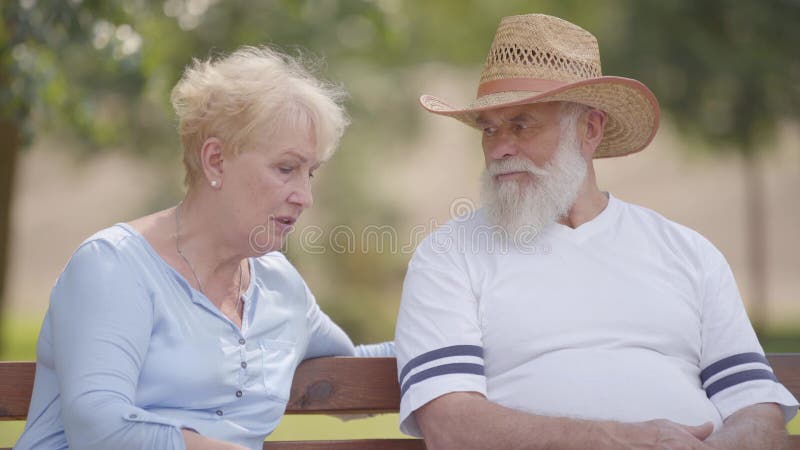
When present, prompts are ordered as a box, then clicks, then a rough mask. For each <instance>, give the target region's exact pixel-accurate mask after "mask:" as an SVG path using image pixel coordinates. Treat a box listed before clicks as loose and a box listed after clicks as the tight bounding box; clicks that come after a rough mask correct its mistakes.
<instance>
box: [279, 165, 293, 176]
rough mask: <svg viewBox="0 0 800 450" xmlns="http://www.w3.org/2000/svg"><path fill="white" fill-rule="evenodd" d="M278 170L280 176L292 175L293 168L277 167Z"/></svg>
mask: <svg viewBox="0 0 800 450" xmlns="http://www.w3.org/2000/svg"><path fill="white" fill-rule="evenodd" d="M278 170H280V172H281V173H282V174H290V173H292V171H293V170H294V167H290V166H279V167H278Z"/></svg>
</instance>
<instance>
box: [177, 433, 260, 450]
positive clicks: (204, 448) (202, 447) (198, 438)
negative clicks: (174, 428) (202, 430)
mask: <svg viewBox="0 0 800 450" xmlns="http://www.w3.org/2000/svg"><path fill="white" fill-rule="evenodd" d="M181 434H182V435H183V440H184V441H185V442H186V450H249V449H248V448H247V447H242V446H241V445H236V444H231V443H230V442H223V441H218V440H216V439H211V438H207V437H205V436H202V435H200V434H197V433H195V432H194V431H191V430H186V429H183V430H181Z"/></svg>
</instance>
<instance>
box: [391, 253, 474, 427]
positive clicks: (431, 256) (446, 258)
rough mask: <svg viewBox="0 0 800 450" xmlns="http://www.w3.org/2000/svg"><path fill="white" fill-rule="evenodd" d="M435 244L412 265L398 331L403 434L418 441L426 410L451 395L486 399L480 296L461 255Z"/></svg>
mask: <svg viewBox="0 0 800 450" xmlns="http://www.w3.org/2000/svg"><path fill="white" fill-rule="evenodd" d="M431 242H432V240H431V238H430V237H429V238H428V239H426V240H425V241H423V243H422V244H420V246H419V247H418V248H417V250H416V252H415V254H414V256H413V258H412V260H411V263H410V264H409V268H408V272H407V274H406V278H405V282H404V283H403V294H402V300H401V304H400V312H399V314H398V318H397V328H396V331H395V345H396V351H397V369H398V380H399V383H400V396H401V400H400V430H401V431H402V432H404V433H406V434H410V435H412V436H417V437H421V432H420V430H419V427H418V426H417V423H416V420H415V419H414V415H413V412H414V411H416V410H417V409H418V408H420V407H421V406H423V405H425V404H426V403H428V402H430V401H431V400H434V399H435V398H437V397H440V396H442V395H444V394H448V393H451V392H478V393H480V394H483V395H486V380H485V378H484V365H483V346H482V342H481V330H480V322H479V320H478V306H477V305H478V302H477V300H476V296H475V294H474V293H473V291H472V289H471V287H470V283H469V278H468V277H467V273H466V270H465V268H464V265H463V264H459V261H460V260H459V257H460V255H458V254H457V253H455V252H453V251H452V250H451V251H444V250H439V249H437V247H436V246H435V245H432V243H431Z"/></svg>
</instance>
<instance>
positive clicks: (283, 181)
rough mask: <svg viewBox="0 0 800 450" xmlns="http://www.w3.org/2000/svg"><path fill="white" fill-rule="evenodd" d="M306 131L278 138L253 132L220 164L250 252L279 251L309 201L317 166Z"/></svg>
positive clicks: (287, 133)
mask: <svg viewBox="0 0 800 450" xmlns="http://www.w3.org/2000/svg"><path fill="white" fill-rule="evenodd" d="M319 165H320V161H319V156H318V155H317V151H316V146H315V142H314V138H313V134H312V133H311V130H310V129H307V128H301V129H298V130H286V131H283V132H280V133H278V134H273V135H271V133H268V130H264V131H261V130H257V131H255V132H254V133H253V135H252V137H251V139H250V140H249V143H248V144H247V145H246V146H245V148H243V149H242V151H241V152H240V153H239V154H238V155H235V156H233V157H228V158H226V159H225V162H224V183H223V186H222V189H221V190H222V191H225V194H226V196H227V197H228V198H226V199H225V200H226V203H227V205H230V206H231V207H232V208H233V211H232V213H233V217H236V218H238V220H237V222H238V223H236V230H237V232H238V233H242V234H244V233H247V236H248V240H249V245H250V251H251V253H253V254H257V255H261V254H264V253H267V252H270V251H274V250H279V249H280V248H281V247H282V246H283V243H284V240H285V238H286V235H287V234H288V233H289V232H290V231H291V230H292V228H293V226H294V223H295V222H296V221H297V219H298V218H299V217H300V214H301V213H302V212H303V210H305V209H306V208H308V207H310V206H311V204H312V202H313V200H312V196H311V178H312V176H313V174H314V171H315V170H316V169H317V168H318V167H319Z"/></svg>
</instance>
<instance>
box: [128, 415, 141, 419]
mask: <svg viewBox="0 0 800 450" xmlns="http://www.w3.org/2000/svg"><path fill="white" fill-rule="evenodd" d="M128 418H129V419H138V418H139V415H138V414H129V415H128Z"/></svg>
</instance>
